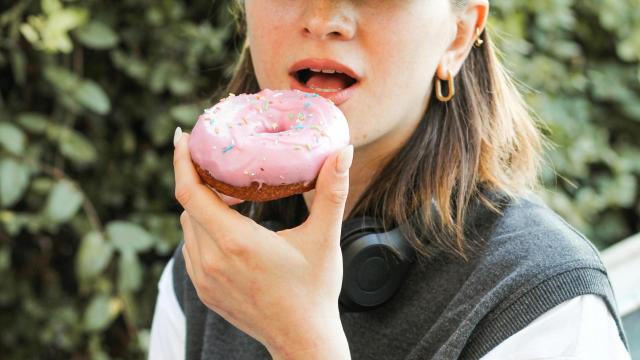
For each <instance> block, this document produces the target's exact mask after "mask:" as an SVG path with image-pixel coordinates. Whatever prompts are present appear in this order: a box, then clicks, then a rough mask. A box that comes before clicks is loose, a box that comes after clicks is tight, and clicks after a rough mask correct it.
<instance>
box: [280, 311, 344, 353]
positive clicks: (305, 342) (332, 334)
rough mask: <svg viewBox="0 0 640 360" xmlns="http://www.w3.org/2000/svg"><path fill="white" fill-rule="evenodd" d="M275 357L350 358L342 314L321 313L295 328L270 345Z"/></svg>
mask: <svg viewBox="0 0 640 360" xmlns="http://www.w3.org/2000/svg"><path fill="white" fill-rule="evenodd" d="M267 348H268V350H269V353H270V354H271V356H272V358H273V359H274V360H297V359H305V360H314V359H339V360H343V359H344V360H347V359H351V355H350V352H349V343H348V342H347V337H346V335H345V333H344V329H343V328H342V322H341V321H340V315H338V314H336V315H333V316H329V317H321V318H317V319H315V321H313V322H307V323H306V324H305V326H303V327H300V328H297V329H292V331H290V332H288V336H283V337H281V338H280V339H278V340H277V341H274V342H273V343H272V344H271V345H270V346H268V347H267Z"/></svg>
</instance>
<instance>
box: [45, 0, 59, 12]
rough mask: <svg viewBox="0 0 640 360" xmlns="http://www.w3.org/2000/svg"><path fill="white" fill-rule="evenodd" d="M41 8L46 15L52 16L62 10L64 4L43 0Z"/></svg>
mask: <svg viewBox="0 0 640 360" xmlns="http://www.w3.org/2000/svg"><path fill="white" fill-rule="evenodd" d="M40 6H42V11H44V13H45V14H52V13H54V12H56V11H59V10H60V9H62V4H61V3H60V1H59V0H42V1H41V2H40Z"/></svg>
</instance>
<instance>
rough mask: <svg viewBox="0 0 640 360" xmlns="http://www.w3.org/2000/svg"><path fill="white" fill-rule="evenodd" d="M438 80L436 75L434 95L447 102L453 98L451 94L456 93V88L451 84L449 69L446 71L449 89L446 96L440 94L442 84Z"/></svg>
mask: <svg viewBox="0 0 640 360" xmlns="http://www.w3.org/2000/svg"><path fill="white" fill-rule="evenodd" d="M440 82H441V80H440V78H438V76H437V75H436V97H437V98H438V100H440V101H442V102H447V101H449V100H451V99H452V98H453V95H455V94H456V88H455V85H454V84H453V73H451V70H448V71H447V82H448V83H449V84H448V85H449V91H448V93H447V96H443V95H442V84H441V83H440Z"/></svg>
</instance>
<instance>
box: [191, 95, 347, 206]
mask: <svg viewBox="0 0 640 360" xmlns="http://www.w3.org/2000/svg"><path fill="white" fill-rule="evenodd" d="M348 144H349V126H348V123H347V119H346V118H345V117H344V114H343V113H342V111H340V109H339V108H338V107H337V106H335V105H334V104H333V102H331V100H328V99H325V98H323V97H321V96H319V95H317V94H311V93H305V92H302V91H300V90H275V91H274V90H269V89H264V90H262V91H260V92H259V93H257V94H240V95H237V96H236V95H233V94H229V96H228V97H226V98H224V99H222V100H220V102H219V103H218V104H216V105H214V106H212V107H211V108H209V109H206V110H205V111H204V113H203V114H202V115H200V117H199V118H198V121H197V123H196V125H195V127H194V128H193V130H192V132H191V137H190V138H189V150H190V152H191V159H192V160H193V163H194V165H195V167H196V170H197V171H198V174H200V177H201V178H202V179H203V180H204V181H205V182H206V183H207V184H209V186H211V187H213V188H214V189H216V190H217V191H218V192H220V193H222V194H225V195H228V196H231V197H235V198H238V199H242V200H249V201H268V200H274V199H279V198H282V197H286V196H291V195H293V194H299V193H302V192H305V191H309V190H311V189H313V188H314V187H315V182H316V177H317V176H318V173H319V171H320V168H321V167H322V164H323V163H324V161H325V160H326V158H327V157H328V156H329V155H330V154H331V153H334V152H336V151H338V150H340V149H342V148H343V147H345V146H347V145H348Z"/></svg>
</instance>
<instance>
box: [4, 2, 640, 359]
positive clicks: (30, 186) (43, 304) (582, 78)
mask: <svg viewBox="0 0 640 360" xmlns="http://www.w3.org/2000/svg"><path fill="white" fill-rule="evenodd" d="M10 3H11V2H10ZM491 6H492V10H491V19H490V25H489V28H490V31H491V32H492V34H493V35H494V37H495V38H496V41H497V43H498V44H499V46H500V48H501V49H502V53H501V57H502V58H503V59H504V62H505V63H506V65H507V67H508V68H509V69H510V70H511V71H512V72H513V73H514V75H515V76H516V78H517V79H518V80H519V81H520V83H521V86H522V89H523V91H524V92H525V95H526V98H527V101H528V103H529V104H530V105H531V107H532V108H533V109H534V110H535V111H536V112H537V114H538V115H539V117H540V119H541V122H542V123H543V124H544V126H545V132H546V133H547V134H549V136H550V138H551V139H552V140H553V142H554V144H555V147H554V148H553V149H550V150H549V151H548V152H547V158H548V159H549V166H547V167H546V168H545V172H544V181H545V185H546V188H545V190H546V191H545V193H544V197H545V199H546V201H547V202H548V203H549V204H550V205H551V206H552V207H553V208H554V209H555V210H556V211H558V212H559V213H560V214H561V215H562V216H563V217H565V218H566V219H567V220H568V222H569V223H571V224H573V225H574V226H575V227H577V228H578V229H579V230H581V231H582V232H584V233H585V234H586V235H587V236H588V237H589V238H590V239H591V240H592V241H593V242H594V243H595V244H596V246H598V248H600V249H604V248H605V247H607V246H609V245H611V244H613V243H615V242H617V241H620V240H621V239H623V238H625V237H627V236H630V235H632V234H634V233H637V232H639V231H640V229H639V228H640V202H639V201H638V199H639V196H638V180H639V179H640V144H639V141H638V140H637V139H638V138H640V92H639V88H640V86H639V79H640V66H639V63H640V25H638V24H640V6H638V3H637V0H600V1H596V0H540V1H526V0H492V1H491ZM239 44H240V41H239V39H238V37H237V35H236V32H235V27H234V26H233V23H232V17H231V15H230V14H229V12H228V1H191V2H187V1H184V0H182V1H179V0H160V1H146V0H123V1H117V2H114V1H108V2H107V1H97V0H86V1H71V0H68V1H62V0H42V1H35V0H32V1H29V0H18V1H17V2H16V1H14V2H13V5H9V6H7V5H3V7H1V8H0V323H2V324H4V327H3V330H2V331H1V332H0V353H2V354H3V355H2V357H3V358H16V359H18V358H21V359H22V358H24V359H33V358H65V359H66V358H74V359H83V358H95V359H103V358H104V359H106V358H123V359H124V358H127V359H129V358H143V357H144V356H145V353H146V351H147V347H148V341H149V328H150V324H151V316H152V313H153V306H154V303H155V296H156V291H157V290H156V289H157V288H156V284H157V281H158V278H159V276H160V273H161V271H162V268H163V266H164V265H165V263H166V261H167V260H168V258H169V257H170V255H171V253H172V250H173V249H174V247H175V245H176V244H177V243H178V242H179V240H180V238H181V234H180V227H179V219H178V215H179V211H180V210H179V209H180V208H179V206H178V204H177V203H176V201H175V200H174V198H173V173H172V166H171V154H172V144H171V139H172V135H173V130H174V129H175V127H176V126H178V125H180V126H183V127H186V128H190V127H191V126H192V125H193V124H194V121H195V119H196V117H197V115H198V114H199V113H200V112H201V110H202V109H204V108H205V107H206V106H208V105H210V101H209V97H210V95H211V94H212V93H213V92H214V90H216V89H217V88H218V87H219V86H220V84H222V83H224V81H225V80H226V79H228V77H229V74H230V66H231V64H232V61H233V59H234V57H235V56H236V54H237V52H238V48H239Z"/></svg>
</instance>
